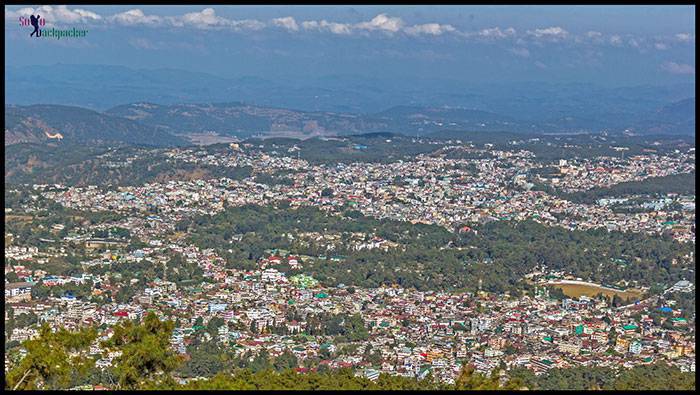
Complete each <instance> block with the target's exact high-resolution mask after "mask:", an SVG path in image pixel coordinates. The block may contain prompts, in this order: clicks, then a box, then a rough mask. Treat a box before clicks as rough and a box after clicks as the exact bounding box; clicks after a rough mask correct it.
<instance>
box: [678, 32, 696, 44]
mask: <svg viewBox="0 0 700 395" xmlns="http://www.w3.org/2000/svg"><path fill="white" fill-rule="evenodd" d="M676 40H678V41H680V42H685V43H687V42H691V41H693V40H695V35H694V34H690V33H678V34H676Z"/></svg>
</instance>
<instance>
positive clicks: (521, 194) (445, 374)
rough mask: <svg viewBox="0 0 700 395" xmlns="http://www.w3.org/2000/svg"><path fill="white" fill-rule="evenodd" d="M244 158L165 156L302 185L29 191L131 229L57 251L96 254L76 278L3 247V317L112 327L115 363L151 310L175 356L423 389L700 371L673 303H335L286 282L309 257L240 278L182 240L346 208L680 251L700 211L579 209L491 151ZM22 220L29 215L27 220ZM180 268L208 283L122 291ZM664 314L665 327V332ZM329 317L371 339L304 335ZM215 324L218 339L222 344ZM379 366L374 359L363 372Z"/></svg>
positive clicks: (380, 294) (599, 181) (235, 149)
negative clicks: (116, 330)
mask: <svg viewBox="0 0 700 395" xmlns="http://www.w3.org/2000/svg"><path fill="white" fill-rule="evenodd" d="M244 148H245V149H242V148H241V147H240V146H238V145H235V146H233V145H232V147H231V150H230V152H228V154H226V155H209V154H207V153H206V152H204V151H201V150H200V149H191V148H190V149H177V150H172V151H170V152H168V153H167V155H168V156H169V157H170V158H172V159H176V160H184V161H192V162H197V163H205V164H209V165H217V166H229V167H236V166H251V167H252V168H253V174H254V175H255V174H259V173H274V172H276V171H279V170H285V171H289V172H286V173H285V174H286V175H285V176H286V177H289V178H290V179H291V180H292V181H293V182H292V183H291V185H274V186H270V185H266V184H260V183H257V182H255V181H254V179H253V178H252V177H251V178H247V179H244V180H239V181H236V180H230V179H226V178H222V179H210V180H196V181H170V182H165V183H150V184H146V185H142V186H136V187H122V188H119V190H116V191H115V190H111V189H110V190H107V189H101V188H98V187H94V186H93V187H84V188H77V187H64V186H61V185H36V186H34V189H35V191H36V193H37V194H41V195H42V196H43V197H44V198H48V199H50V200H52V201H55V202H58V203H60V204H62V205H64V206H66V207H71V208H75V209H79V210H90V211H111V212H119V213H123V214H124V215H123V217H122V218H121V219H120V220H118V221H116V222H112V223H110V224H96V225H92V226H87V225H85V226H83V227H82V228H80V229H79V230H78V231H76V230H75V229H73V230H71V232H69V233H68V234H67V235H66V236H65V237H63V240H61V242H70V243H84V245H85V248H86V249H92V250H99V251H101V252H100V253H98V254H97V255H96V257H94V258H91V259H89V260H85V261H84V262H81V265H82V269H83V273H81V274H80V275H78V274H73V275H71V276H60V275H57V274H56V273H47V272H46V271H44V270H41V269H34V270H29V269H27V268H26V267H25V266H23V263H22V262H31V263H33V264H34V265H36V264H37V263H38V264H41V263H42V262H44V263H45V262H46V261H47V260H48V259H49V258H50V256H51V254H49V253H47V252H45V251H40V250H39V249H38V248H36V247H35V246H23V245H21V244H22V243H21V240H19V241H17V243H13V244H15V245H8V246H6V249H5V254H6V256H7V257H9V258H11V259H12V261H13V262H18V263H19V264H14V265H8V264H6V267H5V273H6V275H7V274H8V273H10V272H12V273H14V274H16V275H17V276H18V277H19V279H20V281H18V282H12V283H8V282H7V280H6V284H5V304H6V306H8V305H9V306H11V307H12V310H11V311H12V312H11V313H9V312H8V309H6V313H5V320H6V322H7V320H8V319H9V318H10V316H9V314H12V315H13V316H14V317H18V316H20V315H22V314H33V315H35V316H36V317H37V320H38V323H39V324H40V323H44V322H46V323H49V324H50V325H51V326H53V327H67V328H77V327H81V326H84V325H95V326H98V327H100V328H104V329H101V330H100V337H99V339H98V340H97V341H96V342H95V344H93V346H92V349H91V351H94V353H102V351H104V350H101V349H100V345H99V340H103V339H106V338H108V337H109V336H111V334H112V332H111V331H112V329H111V326H113V325H114V324H116V323H118V322H120V321H121V320H126V319H135V318H139V317H142V316H143V315H144V314H146V313H147V312H149V311H153V312H155V313H156V314H158V315H159V316H160V317H161V318H163V319H171V320H174V321H176V323H177V327H176V329H175V331H174V333H173V334H172V338H171V344H172V346H173V347H174V349H176V350H178V352H180V353H183V354H184V353H187V346H188V345H189V344H190V343H191V342H192V340H193V338H194V337H195V336H203V337H204V338H205V339H208V340H212V341H216V342H218V343H219V344H220V345H221V347H224V348H227V349H228V350H231V351H232V352H234V353H235V354H237V355H248V354H249V353H252V354H256V353H259V352H260V351H262V350H266V351H267V352H268V353H269V355H270V356H271V357H273V358H274V357H276V356H278V355H281V354H282V353H283V352H285V351H291V352H293V353H294V355H295V356H296V357H297V358H298V360H299V361H300V367H299V370H300V371H303V368H302V367H301V366H302V362H303V361H305V360H307V359H309V358H320V359H321V360H320V364H323V365H327V366H328V367H330V368H336V367H355V368H358V371H360V372H362V374H364V375H365V376H367V377H370V378H373V379H374V378H376V377H378V376H379V375H380V374H392V375H402V376H407V377H418V378H421V377H425V376H426V375H428V374H432V375H433V376H434V377H437V378H439V379H441V380H444V381H446V382H452V381H453V380H454V379H455V377H456V375H457V374H458V372H459V370H460V367H461V366H462V365H463V364H465V363H470V364H473V365H474V366H475V367H476V369H477V370H478V371H480V372H491V371H493V370H494V369H496V368H505V371H507V370H508V369H511V368H514V367H526V368H528V369H531V370H533V371H535V372H536V373H537V374H541V373H544V372H546V371H548V370H549V369H552V368H555V367H569V366H577V365H580V366H611V367H622V366H625V367H629V366H633V365H636V364H649V363H653V362H655V361H659V360H665V361H669V362H670V363H672V364H676V365H678V366H680V367H681V368H682V369H684V370H687V371H694V370H695V346H694V344H695V342H694V340H695V335H694V326H695V322H694V316H692V317H688V315H687V313H686V312H685V311H683V309H681V308H679V307H674V305H673V304H672V303H671V302H672V301H670V300H668V301H667V299H666V298H664V297H657V298H653V299H646V300H644V301H641V302H640V303H638V304H635V305H633V306H626V307H625V308H616V307H612V306H609V305H608V304H607V302H606V301H604V300H598V299H590V298H587V297H584V296H582V297H580V298H577V299H564V300H557V299H554V298H550V297H549V296H548V292H547V290H548V288H546V287H544V288H541V289H539V290H538V292H536V293H535V295H489V294H486V293H482V292H479V293H477V294H471V293H449V292H420V291H416V290H407V289H402V288H398V287H382V288H375V289H364V288H357V287H346V286H344V285H342V284H341V285H339V286H337V287H333V288H329V287H323V286H321V285H320V284H319V282H318V281H316V280H315V279H313V277H311V276H309V275H306V274H301V275H295V276H290V277H289V278H288V276H287V272H286V271H285V270H282V268H281V267H280V265H281V264H284V265H285V266H289V267H291V268H292V269H300V270H301V269H303V267H304V261H305V260H308V259H313V257H303V256H298V255H295V254H294V252H293V251H292V252H289V251H279V250H274V251H269V253H268V254H267V255H266V256H265V258H263V259H261V260H260V261H259V262H258V266H257V267H256V268H255V269H253V270H247V271H246V270H236V269H231V268H230V267H226V262H225V260H224V259H223V258H221V257H219V256H217V254H216V253H214V252H213V251H212V250H200V249H199V248H197V247H196V246H193V245H190V244H188V241H187V239H186V238H183V237H175V235H177V234H178V233H183V232H184V230H182V229H177V228H176V224H177V223H179V222H180V221H181V220H182V219H185V218H189V217H191V216H193V215H198V214H213V213H217V212H220V211H221V210H223V209H224V207H225V206H226V205H227V204H230V205H245V204H260V205H268V204H273V203H275V202H280V201H286V202H289V203H290V205H292V206H298V205H314V206H318V207H321V208H322V209H324V210H326V211H329V212H331V213H333V212H338V211H339V210H340V209H341V208H344V207H348V206H349V207H352V208H354V209H356V210H358V211H360V212H362V213H363V214H365V215H369V216H373V217H377V218H390V219H399V220H408V221H412V222H414V223H417V222H422V223H432V224H438V225H441V226H445V227H447V228H448V229H450V230H457V229H460V230H462V231H469V230H471V227H470V226H467V224H469V225H472V226H474V224H479V223H484V222H487V221H494V220H524V219H533V220H535V221H539V222H542V223H545V224H548V225H554V226H564V227H566V228H569V229H588V228H596V227H604V228H607V229H609V230H621V231H633V232H641V231H644V232H650V233H660V232H663V231H666V230H669V229H670V230H672V231H673V235H674V237H676V238H677V239H678V240H682V241H686V242H693V243H694V241H695V235H694V232H695V228H694V218H695V217H694V209H693V208H691V207H689V206H688V205H687V202H688V201H689V200H687V199H690V197H687V198H685V197H668V199H671V200H672V201H681V203H683V202H685V203H686V205H685V206H684V205H683V204H681V207H682V208H681V210H682V211H672V210H670V209H667V208H668V207H669V204H668V203H669V202H666V201H664V202H663V204H662V205H660V206H659V207H658V209H657V207H656V206H653V207H651V208H652V209H653V211H650V212H649V211H647V212H642V213H616V212H614V211H613V210H611V209H610V208H609V207H608V206H607V205H606V204H592V205H587V204H575V203H572V202H569V201H566V200H563V199H560V198H557V197H555V196H551V195H548V194H547V193H545V192H542V191H533V190H531V189H529V188H528V187H527V185H526V184H527V182H524V181H523V177H522V176H523V174H525V173H527V172H528V171H529V170H531V169H535V168H537V167H538V166H541V164H538V163H537V162H536V161H535V160H534V158H533V154H532V153H530V152H527V151H514V152H511V151H494V150H482V151H479V152H482V153H484V154H485V156H486V158H485V159H469V160H466V159H448V158H447V157H446V155H445V152H446V151H438V152H437V153H433V154H430V155H420V156H417V157H415V158H413V160H410V161H397V162H393V163H384V164H380V163H351V164H338V165H334V166H329V165H317V166H315V165H314V166H312V165H309V164H308V163H307V162H305V161H303V160H300V159H294V158H290V157H286V156H276V155H269V154H265V153H262V152H259V151H256V150H255V149H254V148H255V147H244ZM486 154H487V155H486ZM690 158H692V159H693V160H692V161H689V160H688V159H690ZM469 166H473V167H474V169H475V170H476V171H473V170H470V169H468V167H469ZM560 170H561V174H562V177H560V178H559V181H557V182H554V181H551V180H550V181H551V182H552V183H556V184H558V187H560V188H566V189H567V190H570V191H576V190H582V189H586V188H589V187H590V186H591V185H592V186H609V185H612V184H614V183H618V182H624V181H630V180H637V179H641V178H644V177H651V176H658V175H668V174H678V173H683V172H688V171H692V170H694V151H693V152H690V151H689V152H687V153H679V154H678V155H676V156H672V157H666V156H664V157H661V156H655V155H651V154H650V155H644V156H636V157H632V158H629V159H625V160H623V159H619V160H618V159H610V158H604V159H599V160H584V161H571V163H569V162H566V163H564V162H562V163H560ZM397 175H399V176H398V177H397ZM328 190H330V191H332V193H330V194H329V193H328V192H327V191H328ZM683 199H686V200H683ZM692 201H694V196H693V197H692ZM23 209H25V211H27V212H31V211H32V207H29V206H28V207H24V208H23ZM674 210H675V209H674ZM669 218H676V219H674V220H673V221H670V220H669ZM669 221H670V222H671V223H669ZM115 226H116V227H120V228H124V229H127V230H128V231H129V232H130V234H131V235H134V236H137V237H138V238H139V239H140V240H142V241H144V242H145V243H146V247H144V246H141V247H140V248H137V249H132V248H129V247H128V244H127V243H122V242H115V241H114V240H105V239H99V238H95V237H94V236H93V233H94V232H95V231H97V230H103V229H106V228H111V227H115ZM54 230H55V231H56V232H58V231H61V230H63V229H62V228H61V229H58V228H57V229H54ZM291 236H292V237H293V238H295V239H296V240H299V241H300V242H314V243H320V244H321V245H323V246H324V247H326V249H327V250H328V251H329V252H331V253H332V251H333V250H334V249H338V248H340V247H343V248H345V249H350V250H357V251H359V250H363V249H375V248H377V249H386V250H388V249H391V248H401V245H399V244H396V243H393V242H391V241H388V240H384V239H382V238H380V237H378V236H377V235H374V234H353V235H351V236H350V237H349V238H340V237H339V236H338V235H334V234H320V233H313V232H306V233H299V234H296V235H291ZM270 247H271V248H274V247H275V246H270ZM171 253H178V254H182V256H184V257H185V259H186V260H188V261H189V262H193V263H196V264H197V265H198V266H199V267H200V268H201V269H202V272H203V276H204V277H205V278H206V281H203V282H201V283H195V284H191V283H187V284H183V283H176V282H172V281H168V280H167V275H165V278H143V279H138V278H133V279H131V280H130V281H129V282H125V281H120V277H119V276H115V275H114V274H113V273H111V272H114V271H118V268H119V265H123V264H125V263H126V262H142V261H145V262H148V263H150V264H152V265H163V264H164V263H165V261H166V260H167V258H166V257H167V256H168V254H171ZM55 254H61V252H58V251H56V252H55ZM95 266H106V267H108V268H109V269H110V270H108V272H107V274H90V273H92V272H93V271H92V270H91V269H92V268H93V267H95ZM39 282H40V283H41V284H42V286H48V287H54V286H57V287H60V286H65V285H67V284H75V285H81V286H84V285H86V284H88V285H89V286H90V288H91V289H90V294H91V296H90V297H89V298H78V297H75V295H73V294H71V293H68V292H67V293H65V294H64V295H61V296H56V297H45V298H41V299H38V300H37V299H36V298H32V289H33V287H36V286H38V284H39ZM129 287H134V288H138V289H139V291H138V292H137V293H136V295H134V296H133V297H132V298H131V299H130V300H129V302H128V303H124V304H119V303H117V302H115V301H105V298H104V297H103V296H104V295H105V294H106V293H107V292H109V293H110V294H112V295H114V294H118V293H119V292H120V291H122V290H124V289H126V288H129ZM692 288H693V284H692V283H690V282H687V281H686V282H682V283H678V284H675V285H674V286H673V287H671V288H669V289H668V290H667V294H665V295H669V294H673V293H675V292H687V291H689V290H692ZM659 313H660V314H661V319H660V320H659V318H658V317H656V316H658V314H659ZM320 314H331V315H338V314H347V315H354V314H360V315H361V317H362V320H363V321H364V323H365V325H366V327H367V328H368V331H369V336H368V338H367V339H366V340H362V341H352V340H350V339H348V338H347V337H339V336H331V335H313V336H311V335H308V334H307V332H308V330H307V329H308V325H309V321H308V318H309V317H314V316H318V315H320ZM655 317H656V318H655ZM215 318H217V320H215V321H212V320H213V319H215ZM210 322H219V323H222V324H221V325H218V326H217V327H215V328H214V331H211V330H210V329H211V328H210V327H209V326H208V324H209V323H210ZM36 335H37V326H36V325H30V326H28V327H21V328H20V327H16V328H14V329H13V331H12V333H11V334H10V337H9V339H10V341H18V342H21V341H23V340H26V339H29V338H32V337H33V336H36ZM376 353H379V355H380V357H379V358H376V357H372V358H369V357H368V355H372V354H376ZM116 356H117V354H114V353H109V352H105V353H104V354H103V355H102V358H101V359H100V360H99V361H98V366H99V367H107V366H110V365H111V363H112V361H113V359H114V358H115V357H116ZM7 363H8V362H7V361H6V366H7Z"/></svg>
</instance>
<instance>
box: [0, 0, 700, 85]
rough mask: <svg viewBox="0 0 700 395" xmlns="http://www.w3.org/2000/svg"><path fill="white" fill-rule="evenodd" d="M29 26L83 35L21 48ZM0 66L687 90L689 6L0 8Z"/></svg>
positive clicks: (691, 71) (691, 35)
mask: <svg viewBox="0 0 700 395" xmlns="http://www.w3.org/2000/svg"><path fill="white" fill-rule="evenodd" d="M32 14H39V15H41V16H42V17H43V18H45V20H46V25H45V26H43V27H42V29H51V28H52V27H53V28H56V29H72V28H74V27H75V28H77V29H87V30H88V33H87V35H86V36H85V37H74V38H61V39H55V38H49V37H42V38H34V37H30V36H29V34H30V33H31V32H32V27H31V26H21V25H20V22H19V20H20V17H28V16H29V15H32ZM5 62H6V63H5V64H6V65H12V66H26V65H51V64H56V63H64V64H73V63H79V64H110V65H122V66H127V67H131V68H148V69H155V68H175V69H184V70H188V71H197V72H206V73H210V74H214V75H217V76H221V77H229V78H235V77H242V76H256V77H261V78H267V79H271V80H286V81H303V80H305V79H309V78H314V77H317V76H326V75H345V74H348V75H357V76H362V77H373V78H387V79H398V80H401V81H403V83H406V84H410V81H411V79H415V78H438V79H444V80H458V81H464V82H473V83H479V82H486V83H500V82H506V83H507V82H512V81H547V82H577V83H578V82H580V83H595V84H599V85H602V86H631V85H645V84H652V85H663V84H671V83H683V82H692V83H694V82H695V7H694V6H357V5H353V6H226V5H211V6H208V5H197V6H138V5H129V6H114V5H113V6H90V5H79V6H57V5H52V6H41V5H35V6H6V7H5Z"/></svg>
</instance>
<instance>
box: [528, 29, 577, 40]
mask: <svg viewBox="0 0 700 395" xmlns="http://www.w3.org/2000/svg"><path fill="white" fill-rule="evenodd" d="M527 34H529V35H531V36H534V37H536V38H544V39H549V40H554V41H558V40H563V39H565V38H566V37H568V36H569V32H567V31H566V30H564V29H563V28H561V27H559V26H552V27H548V28H545V29H535V30H528V31H527Z"/></svg>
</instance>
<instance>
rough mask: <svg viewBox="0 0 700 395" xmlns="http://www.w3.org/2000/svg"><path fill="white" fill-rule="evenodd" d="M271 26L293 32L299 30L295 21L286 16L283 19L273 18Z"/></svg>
mask: <svg viewBox="0 0 700 395" xmlns="http://www.w3.org/2000/svg"><path fill="white" fill-rule="evenodd" d="M272 24H273V25H275V26H279V27H283V28H285V29H287V30H290V31H294V32H296V31H298V30H299V25H297V21H295V20H294V18H293V17H291V16H286V17H284V18H275V19H273V20H272Z"/></svg>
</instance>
